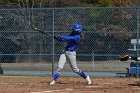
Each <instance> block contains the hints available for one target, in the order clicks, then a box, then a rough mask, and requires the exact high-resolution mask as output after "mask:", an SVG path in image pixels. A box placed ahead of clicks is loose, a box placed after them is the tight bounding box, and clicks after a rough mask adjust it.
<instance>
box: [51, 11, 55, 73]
mask: <svg viewBox="0 0 140 93" xmlns="http://www.w3.org/2000/svg"><path fill="white" fill-rule="evenodd" d="M52 17H53V19H52V21H53V33H52V34H53V36H54V10H53V12H52ZM54 54H55V53H54V38H53V61H52V76H53V75H54V56H55V55H54Z"/></svg>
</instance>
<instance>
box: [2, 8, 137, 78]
mask: <svg viewBox="0 0 140 93" xmlns="http://www.w3.org/2000/svg"><path fill="white" fill-rule="evenodd" d="M139 12H140V10H139V8H122V7H120V8H115V7H114V8H102V7H95V8H90V7H88V8H48V9H45V8H43V9H1V10H0V39H1V40H0V60H1V70H2V69H3V71H4V73H3V74H6V75H7V74H8V75H13V74H14V75H52V74H53V72H54V70H55V69H56V67H57V63H58V59H59V55H60V54H61V52H62V50H63V45H64V44H63V43H62V42H58V41H54V40H53V39H52V38H50V37H48V36H45V35H43V34H41V33H38V32H35V31H34V30H33V29H32V26H34V27H37V28H39V29H41V30H44V31H45V32H47V33H49V34H51V35H58V36H59V35H66V34H69V33H70V31H71V26H72V25H73V24H74V23H80V24H82V25H83V33H84V35H85V40H84V42H83V44H82V45H80V46H79V48H78V50H77V64H78V66H79V68H80V69H82V70H84V71H87V72H89V73H90V75H91V76H97V77H99V76H102V77H115V76H116V73H125V72H127V70H126V68H129V66H130V62H120V61H119V60H118V57H119V56H120V55H123V54H131V55H137V56H139V51H129V50H128V49H129V48H133V45H131V44H130V43H131V39H139V34H140V31H139V28H140V25H139V24H140V22H139V21H140V18H139ZM137 48H139V45H138V44H137ZM71 72H72V71H71V69H70V67H69V64H68V63H66V66H65V68H64V70H63V74H62V75H64V76H75V74H74V73H71Z"/></svg>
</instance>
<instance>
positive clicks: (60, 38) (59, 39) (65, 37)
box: [54, 36, 76, 42]
mask: <svg viewBox="0 0 140 93" xmlns="http://www.w3.org/2000/svg"><path fill="white" fill-rule="evenodd" d="M54 39H56V40H58V41H63V42H67V41H70V40H73V41H75V39H76V38H75V37H73V36H58V37H54Z"/></svg>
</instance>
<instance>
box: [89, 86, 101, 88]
mask: <svg viewBox="0 0 140 93" xmlns="http://www.w3.org/2000/svg"><path fill="white" fill-rule="evenodd" d="M86 87H87V88H99V87H102V86H86Z"/></svg>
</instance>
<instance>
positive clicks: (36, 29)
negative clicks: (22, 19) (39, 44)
mask: <svg viewBox="0 0 140 93" xmlns="http://www.w3.org/2000/svg"><path fill="white" fill-rule="evenodd" d="M32 29H33V30H35V31H38V32H40V33H42V34H45V35H47V36H49V37H54V36H53V35H50V34H48V33H46V32H44V31H43V30H40V29H38V28H36V27H32Z"/></svg>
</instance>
